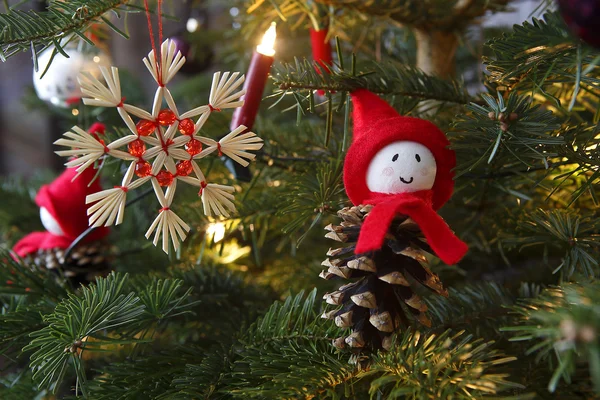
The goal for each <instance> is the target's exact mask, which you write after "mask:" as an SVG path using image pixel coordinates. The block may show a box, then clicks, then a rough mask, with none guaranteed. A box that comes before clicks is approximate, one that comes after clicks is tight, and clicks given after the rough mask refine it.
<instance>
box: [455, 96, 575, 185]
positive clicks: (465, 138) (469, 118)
mask: <svg viewBox="0 0 600 400" xmlns="http://www.w3.org/2000/svg"><path fill="white" fill-rule="evenodd" d="M482 98H483V100H484V101H485V103H486V104H485V105H478V104H474V103H471V104H470V105H468V106H467V110H468V111H469V113H468V114H466V115H464V116H460V117H459V119H457V121H456V122H455V123H454V127H453V129H452V132H451V133H450V136H451V137H452V138H453V145H452V147H453V149H454V150H455V151H456V152H457V158H458V159H459V160H461V162H460V165H458V167H457V171H458V174H457V175H458V176H460V175H462V174H465V173H467V172H469V173H472V172H473V171H475V170H476V169H481V168H483V169H484V170H487V169H489V166H490V164H493V165H494V167H495V168H496V169H501V170H502V169H503V166H504V165H507V164H508V165H510V166H512V165H513V164H515V163H518V164H521V165H522V166H525V167H527V168H535V167H537V166H540V165H542V166H543V167H544V168H546V169H548V168H549V163H548V161H549V159H551V158H553V157H557V156H558V154H559V151H560V149H561V148H562V146H563V144H564V142H565V141H564V138H562V137H561V136H559V135H558V132H557V130H558V129H559V128H560V125H559V124H558V121H557V118H556V117H555V116H554V115H553V114H552V112H550V111H548V110H545V109H542V108H541V107H540V106H539V105H535V104H534V103H533V101H532V99H531V98H530V97H526V96H519V95H518V94H516V93H514V92H513V93H511V94H510V95H508V98H507V99H506V100H505V99H504V98H503V97H502V95H501V94H500V93H498V97H497V98H494V97H492V96H491V95H488V94H483V95H482Z"/></svg>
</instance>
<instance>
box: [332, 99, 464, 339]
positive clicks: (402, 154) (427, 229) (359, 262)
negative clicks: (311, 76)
mask: <svg viewBox="0 0 600 400" xmlns="http://www.w3.org/2000/svg"><path fill="white" fill-rule="evenodd" d="M352 102H353V106H354V110H353V119H354V138H353V142H352V145H351V146H350V148H349V149H348V154H347V155H346V161H345V164H344V186H345V188H346V193H347V194H348V197H349V198H350V200H351V201H352V203H353V204H354V205H355V206H354V207H347V208H344V209H342V210H340V211H339V212H338V216H339V217H341V218H342V222H341V223H340V224H339V225H329V226H328V227H326V230H328V231H329V232H328V233H327V235H326V237H328V238H330V239H333V240H336V241H339V242H342V243H344V246H345V247H342V248H336V249H330V250H329V252H328V253H327V255H328V258H327V259H326V260H325V261H324V262H323V265H324V266H326V267H328V270H326V271H323V272H322V273H321V277H323V278H325V279H331V278H334V277H341V278H344V279H348V280H351V283H348V284H346V285H344V286H342V287H340V288H339V290H337V291H335V292H333V293H328V294H326V295H325V296H324V299H325V300H326V301H327V303H329V304H333V305H337V306H341V307H339V308H337V309H335V310H333V311H329V312H326V313H324V314H323V317H324V318H329V319H333V320H334V321H335V323H336V325H338V326H340V327H344V328H352V333H351V334H350V335H348V336H346V337H340V338H337V339H335V340H334V345H335V346H336V347H344V346H346V345H347V346H350V347H354V348H363V347H367V348H371V349H378V348H388V346H389V345H390V341H391V334H392V333H393V332H395V331H397V330H398V329H400V328H401V327H402V326H406V325H409V324H411V323H412V321H413V320H416V321H418V322H420V323H422V324H424V325H427V326H429V325H430V324H431V323H430V320H429V318H428V317H427V315H426V311H427V305H426V304H425V303H424V302H423V301H422V300H421V298H420V297H419V296H418V295H417V294H416V293H415V291H414V290H413V287H414V285H415V283H417V282H418V283H419V284H421V285H424V286H425V287H427V288H429V289H431V290H433V291H434V292H436V293H438V294H440V295H442V296H448V292H447V291H446V289H444V287H443V285H442V283H441V282H440V280H439V278H438V277H437V275H435V274H434V273H432V272H431V270H430V269H429V268H428V266H427V257H426V253H430V254H435V255H437V256H438V257H439V258H440V259H441V260H442V261H443V262H445V263H447V264H454V263H456V262H458V261H459V260H460V259H461V258H462V257H463V256H464V255H465V253H466V252H467V245H466V244H465V243H464V242H462V241H461V240H460V239H458V238H457V237H456V236H455V235H454V233H453V232H452V231H451V230H450V228H449V227H448V225H447V224H446V222H445V221H444V220H443V219H442V218H441V217H440V216H439V215H438V214H437V212H436V210H438V209H439V208H440V207H441V206H442V205H444V203H446V202H447V201H448V199H449V198H450V196H451V195H452V191H453V188H454V182H453V173H452V169H453V168H454V166H455V164H456V158H455V155H454V152H453V151H452V150H450V149H448V145H449V144H450V143H449V142H448V140H447V139H446V136H445V135H444V133H443V132H442V131H440V129H439V128H437V127H436V126H435V125H434V124H432V123H431V122H429V121H425V120H422V119H418V118H411V117H403V116H400V115H399V114H398V113H397V112H396V111H395V110H394V109H393V108H392V107H391V106H390V105H389V104H387V103H386V102H385V101H383V100H382V99H380V98H379V97H378V96H377V95H375V94H373V93H371V92H369V91H367V90H358V91H356V92H354V93H352Z"/></svg>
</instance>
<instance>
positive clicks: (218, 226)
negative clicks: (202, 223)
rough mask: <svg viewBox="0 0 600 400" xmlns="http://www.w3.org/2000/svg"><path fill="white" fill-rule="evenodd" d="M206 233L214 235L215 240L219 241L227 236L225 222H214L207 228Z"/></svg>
mask: <svg viewBox="0 0 600 400" xmlns="http://www.w3.org/2000/svg"><path fill="white" fill-rule="evenodd" d="M206 234H207V235H210V236H212V238H213V242H215V243H218V242H220V241H221V240H223V238H224V237H225V224H224V223H222V222H212V223H210V224H209V225H208V227H207V228H206Z"/></svg>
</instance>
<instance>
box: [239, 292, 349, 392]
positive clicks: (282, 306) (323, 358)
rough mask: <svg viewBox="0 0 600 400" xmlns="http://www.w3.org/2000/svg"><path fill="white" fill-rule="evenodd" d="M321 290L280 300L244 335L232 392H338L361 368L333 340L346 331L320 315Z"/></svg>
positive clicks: (241, 339) (241, 340)
mask: <svg viewBox="0 0 600 400" xmlns="http://www.w3.org/2000/svg"><path fill="white" fill-rule="evenodd" d="M319 304H320V300H317V292H316V290H313V291H312V292H310V293H309V294H308V295H307V296H306V297H305V296H304V295H303V294H302V293H300V294H298V295H297V296H291V297H288V298H287V300H286V301H285V302H284V303H279V302H276V303H274V304H273V306H271V308H270V309H269V310H268V311H267V313H266V314H265V315H264V316H263V317H262V318H260V319H259V320H258V321H257V322H256V323H254V324H253V325H252V326H251V327H250V328H249V329H248V330H247V331H246V332H245V333H244V334H243V335H242V337H241V338H240V345H243V349H242V350H241V351H240V352H239V354H238V357H237V359H236V360H235V362H234V364H233V371H232V374H233V377H234V378H235V382H232V385H233V386H232V387H233V388H235V389H233V390H231V392H232V393H233V394H234V395H235V396H236V397H239V398H248V397H253V398H254V397H259V398H265V397H267V398H269V397H271V398H272V397H278V398H282V397H285V398H289V397H298V396H300V397H307V396H308V397H312V396H318V397H319V398H327V397H334V398H335V393H336V392H340V390H341V389H342V390H341V392H340V393H344V390H343V388H344V386H345V382H347V381H348V380H350V379H351V378H352V377H353V376H354V375H355V374H356V373H357V371H356V369H355V368H354V367H353V366H351V365H350V364H348V363H347V361H346V360H345V356H344V355H343V354H342V353H338V352H337V351H336V350H335V348H334V347H333V346H332V345H331V340H332V339H333V338H335V337H337V336H339V334H340V330H339V328H337V327H336V326H335V325H334V324H332V323H331V321H327V320H324V319H321V318H319V314H320V313H319V308H320V307H319Z"/></svg>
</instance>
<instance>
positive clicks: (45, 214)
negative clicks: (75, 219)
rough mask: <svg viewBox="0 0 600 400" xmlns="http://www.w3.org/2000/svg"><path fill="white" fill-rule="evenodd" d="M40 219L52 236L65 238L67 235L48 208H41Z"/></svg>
mask: <svg viewBox="0 0 600 400" xmlns="http://www.w3.org/2000/svg"><path fill="white" fill-rule="evenodd" d="M40 219H41V220H42V225H44V228H46V230H47V231H48V232H50V233H51V234H53V235H57V236H63V235H64V234H65V233H64V232H63V231H62V229H61V227H60V225H59V224H58V222H56V219H54V217H53V216H52V214H50V212H49V211H48V210H47V209H46V207H42V208H40Z"/></svg>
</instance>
